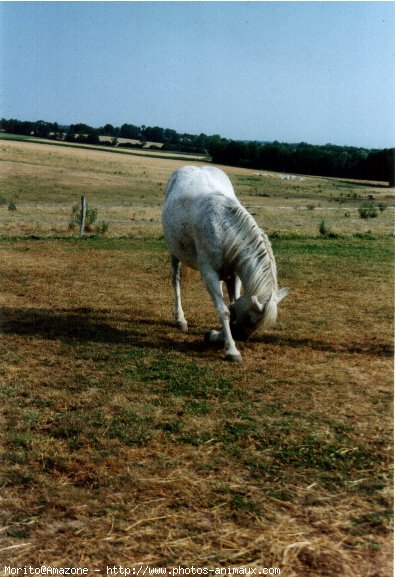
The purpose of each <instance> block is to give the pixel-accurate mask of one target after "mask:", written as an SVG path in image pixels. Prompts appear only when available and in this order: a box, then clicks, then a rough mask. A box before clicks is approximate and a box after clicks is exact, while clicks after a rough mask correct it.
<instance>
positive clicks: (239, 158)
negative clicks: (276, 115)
mask: <svg viewBox="0 0 396 577" xmlns="http://www.w3.org/2000/svg"><path fill="white" fill-rule="evenodd" d="M0 129H1V130H2V131H3V132H9V133H11V134H23V135H34V136H39V137H42V138H52V139H57V140H66V141H69V142H76V141H77V142H84V143H87V144H107V145H109V146H112V145H113V146H115V145H117V146H136V147H142V146H145V145H146V143H147V142H156V143H161V144H162V145H163V147H162V150H170V151H175V152H190V153H201V154H209V155H210V156H211V158H212V161H213V162H214V163H216V164H225V165H231V166H240V167H245V168H253V169H258V170H273V171H276V172H288V173H297V174H306V175H315V176H333V177H341V178H352V179H358V180H362V179H365V180H377V181H384V182H388V183H389V185H390V186H394V185H395V149H394V148H385V149H367V148H359V147H353V146H336V145H333V144H326V145H312V144H307V143H306V142H300V143H298V144H287V143H281V142H277V141H275V142H271V143H261V142H244V141H236V140H228V139H226V138H222V137H221V136H219V135H217V134H216V135H212V136H208V135H206V134H203V133H201V134H199V135H194V134H187V133H182V134H181V133H178V132H177V131H176V130H172V129H170V128H161V127H159V126H145V125H142V126H136V125H134V124H123V125H122V126H119V127H117V126H113V125H112V124H105V125H104V126H101V127H99V128H93V127H92V126H89V125H87V124H82V123H80V124H70V125H68V126H60V125H58V124H57V123H56V122H54V123H51V122H45V121H43V120H39V121H37V122H28V121H20V120H15V119H11V120H6V119H4V118H3V119H1V120H0ZM100 136H107V137H110V139H109V140H107V141H106V142H100V140H99V137H100ZM119 138H124V139H129V140H133V141H136V142H135V143H124V144H120V143H118V139H119Z"/></svg>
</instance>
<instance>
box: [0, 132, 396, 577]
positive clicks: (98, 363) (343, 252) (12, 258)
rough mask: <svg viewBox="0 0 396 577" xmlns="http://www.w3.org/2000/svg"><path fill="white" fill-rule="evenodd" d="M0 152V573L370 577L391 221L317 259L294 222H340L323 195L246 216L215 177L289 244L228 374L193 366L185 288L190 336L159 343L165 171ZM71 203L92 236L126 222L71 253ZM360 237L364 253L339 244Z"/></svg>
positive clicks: (168, 300)
mask: <svg viewBox="0 0 396 577" xmlns="http://www.w3.org/2000/svg"><path fill="white" fill-rule="evenodd" d="M36 146H37V148H36ZM0 149H1V154H2V159H3V161H4V162H5V163H7V164H6V165H3V166H6V167H7V171H8V172H7V173H6V174H5V178H4V182H5V189H2V190H4V194H5V196H10V195H15V199H16V202H17V207H18V208H17V211H16V214H15V216H20V217H21V220H15V221H11V222H9V221H7V222H6V221H5V220H3V221H1V225H2V238H1V240H0V250H1V262H2V278H1V282H2V287H1V291H2V295H3V297H2V305H3V315H2V340H1V343H0V355H1V364H0V379H1V386H0V394H1V397H2V398H1V403H2V404H1V411H2V412H1V415H2V416H1V419H2V421H1V422H2V427H1V431H0V435H1V439H2V442H1V446H0V450H1V456H0V459H1V463H2V464H1V466H0V475H1V487H2V492H1V499H2V506H1V508H0V509H1V510H0V515H1V522H2V526H1V527H0V528H1V533H0V535H1V538H2V541H0V574H4V566H5V565H10V566H14V567H24V566H25V565H26V566H29V565H32V566H35V567H39V566H41V565H43V564H45V565H52V566H55V567H62V566H63V567H66V566H75V567H76V566H80V567H83V566H86V567H88V568H89V569H90V573H89V574H91V575H94V574H95V573H94V570H95V569H100V570H101V574H106V567H107V566H111V567H112V566H114V565H116V566H123V567H130V568H133V567H135V568H136V569H137V570H138V568H139V567H140V566H141V564H143V565H144V566H146V565H148V566H150V567H168V568H173V567H179V566H181V567H191V566H192V565H194V566H195V567H201V568H204V567H207V568H219V567H234V568H236V567H241V566H245V567H257V568H263V567H279V568H280V569H281V573H280V574H281V575H283V576H287V577H303V576H304V577H305V576H308V577H322V576H323V577H328V576H333V577H339V576H340V575H342V576H345V577H352V576H353V577H373V576H374V575H376V576H378V577H388V575H390V574H391V571H392V538H391V508H392V482H391V481H392V473H391V462H392V411H391V402H392V392H393V240H392V239H391V238H389V237H388V236H387V235H388V232H389V226H390V225H389V224H388V220H389V221H390V220H391V219H392V215H393V213H392V212H391V208H388V209H387V210H386V211H385V212H384V213H383V214H382V215H380V216H379V217H378V218H377V219H372V221H370V222H368V223H367V222H365V221H362V222H360V221H358V220H357V219H355V221H356V222H355V221H353V220H352V217H349V220H348V222H349V223H353V224H350V230H349V231H348V230H345V229H343V230H342V231H341V230H339V228H338V227H341V225H340V224H338V223H336V221H335V220H334V221H331V220H329V224H330V225H332V227H333V228H334V229H335V230H337V231H338V232H344V234H346V233H348V235H346V236H345V238H338V239H322V238H317V235H318V232H317V224H315V226H314V221H312V222H311V219H314V218H315V211H316V210H317V209H316V208H315V209H314V210H308V209H306V210H305V209H304V205H305V203H306V202H317V203H318V202H319V200H316V197H315V199H314V200H313V199H312V197H313V195H315V194H318V195H320V202H321V203H322V204H323V205H325V204H326V206H328V207H329V208H332V207H335V208H337V210H339V208H340V207H339V205H338V203H335V202H334V201H331V200H330V193H331V192H333V193H334V190H335V189H334V181H327V180H326V179H316V180H312V181H311V180H309V179H306V180H305V181H303V182H301V183H298V184H296V183H294V184H293V185H292V184H290V186H289V184H287V186H288V188H287V189H285V188H282V187H284V186H285V183H282V181H280V179H277V178H273V181H272V180H271V182H270V177H267V179H268V182H266V183H265V185H266V187H267V188H266V189H265V190H269V191H270V194H271V196H270V197H262V196H260V193H262V192H263V190H264V188H262V184H260V182H261V181H257V179H256V177H254V175H253V174H252V172H251V171H250V172H249V171H243V170H238V169H228V168H227V169H226V170H227V172H228V173H229V174H230V175H231V177H232V178H233V180H234V183H235V185H236V186H238V184H239V185H240V188H241V194H242V197H243V199H244V201H245V203H246V204H249V202H250V203H251V204H261V203H263V204H264V203H267V202H268V203H270V204H271V208H270V209H267V208H265V209H262V211H261V212H260V213H259V215H257V216H256V218H257V219H258V220H260V219H261V218H262V223H263V224H264V221H266V220H267V217H266V215H267V214H269V212H267V211H269V210H271V211H273V212H272V213H271V217H272V218H273V219H277V218H278V219H279V221H278V222H276V226H273V225H271V224H270V223H267V224H266V228H268V227H270V228H272V226H273V228H272V230H273V231H276V230H279V231H280V232H283V233H288V235H289V236H288V235H287V234H284V236H283V237H282V235H281V236H280V238H274V240H273V247H274V253H275V256H276V259H277V264H278V268H279V278H280V284H281V286H290V288H291V291H290V293H289V295H288V297H287V298H286V299H285V300H284V301H283V302H282V305H281V306H280V317H279V322H278V325H277V327H275V328H274V329H273V330H271V331H269V332H267V333H266V334H263V335H256V336H254V337H253V338H252V339H251V340H250V341H248V342H246V343H241V346H240V348H241V352H242V355H243V361H244V362H243V364H242V365H241V366H237V367H236V366H235V365H231V364H228V363H226V362H225V361H223V358H222V351H221V350H217V349H207V348H205V346H204V343H203V334H204V332H205V331H206V330H207V329H208V328H211V327H216V326H217V320H216V318H215V313H214V310H213V306H212V304H211V303H210V301H209V297H208V296H207V294H206V292H205V291H204V289H203V287H202V283H201V281H199V280H196V279H195V280H194V279H192V280H191V281H190V284H189V285H188V287H185V290H184V305H185V306H184V308H185V312H186V316H187V319H188V321H189V323H190V331H189V332H188V333H187V334H182V333H178V332H177V331H176V330H175V329H174V327H173V326H172V324H171V315H172V306H173V305H172V294H171V288H170V281H169V273H168V253H167V250H166V247H165V245H164V243H163V240H162V238H161V229H160V225H159V224H158V223H157V222H155V221H156V220H157V219H159V214H160V203H161V199H162V195H163V186H164V183H165V181H166V179H167V177H168V175H169V174H170V172H171V171H172V170H173V169H174V168H175V167H176V166H178V165H179V163H178V162H177V161H171V160H160V159H151V158H144V159H143V158H142V159H140V158H137V157H132V156H131V157H127V156H124V155H120V156H118V155H115V154H111V153H108V152H105V153H100V152H93V151H85V150H84V151H82V150H76V149H69V148H67V149H60V148H56V149H55V148H54V147H51V146H47V145H31V144H30V145H28V144H23V143H6V144H5V143H1V144H0ZM50 154H51V156H49V155H50ZM138 163H142V164H138ZM180 164H181V163H180ZM62 171H64V172H62ZM114 172H116V174H114ZM3 176H4V172H3ZM252 176H253V177H254V179H253V181H251V180H249V179H247V177H252ZM258 178H261V177H258ZM158 183H161V187H160V186H159V185H158ZM326 183H327V184H326ZM293 186H294V187H297V188H293ZM318 186H322V187H323V189H322V192H321V193H319V192H318ZM326 187H327V188H326ZM255 188H257V191H256V190H255ZM374 189H375V190H376V192H375V194H377V195H378V196H381V198H386V197H388V196H390V195H391V191H389V189H384V188H382V187H380V186H379V187H375V186H373V187H369V185H367V191H366V192H365V194H366V193H367V194H368V190H370V191H371V190H374ZM284 190H287V196H288V198H286V194H285V193H284ZM340 190H341V189H340ZM141 191H143V192H141ZM282 191H283V192H282ZM315 191H316V192H315ZM84 193H85V194H87V196H89V199H90V200H91V199H92V203H93V204H96V205H98V206H100V211H101V212H100V216H99V219H101V218H104V219H109V220H110V219H113V220H114V221H115V220H119V219H121V218H122V219H123V218H124V216H125V215H128V216H129V218H130V219H131V220H130V221H129V222H128V223H126V224H120V223H115V222H112V223H111V228H110V235H109V237H108V238H87V239H83V240H79V239H76V238H73V237H71V236H70V233H69V232H68V231H67V221H68V213H69V209H70V208H71V206H72V205H73V204H74V203H75V202H77V201H78V199H79V196H80V194H84ZM282 194H284V196H283V197H282ZM335 194H337V195H338V194H339V191H338V189H336V193H335ZM370 194H371V192H370ZM17 195H18V197H17ZM142 195H143V196H142ZM134 201H136V202H138V201H139V202H141V204H139V205H133V206H128V202H134ZM286 201H289V202H290V203H291V204H293V205H297V206H298V209H294V208H293V209H291V210H290V209H289V211H288V213H287V214H288V215H290V222H289V221H287V222H285V221H284V220H282V219H283V218H284V217H283V216H282V215H283V214H284V213H283V212H281V209H279V212H277V207H278V208H279V206H283V203H284V202H286ZM387 202H389V203H390V202H391V200H390V199H388V200H387ZM62 207H63V208H62ZM343 207H344V205H343ZM61 208H62V210H63V211H64V212H57V211H58V210H60V209H61ZM349 208H350V209H353V210H356V203H355V201H350V202H349ZM343 209H344V208H343ZM282 210H283V209H282ZM0 211H1V216H3V217H4V216H7V218H13V217H11V216H8V213H7V207H1V208H0ZM29 211H31V212H30V213H29ZM35 211H36V212H35ZM102 211H103V212H104V214H105V215H106V216H102ZM106 211H108V212H106ZM133 211H135V213H134V212H133ZM151 211H152V212H151ZM253 211H254V209H252V212H253ZM29 214H34V216H37V217H38V216H39V215H45V216H48V218H55V215H57V214H60V218H62V219H63V215H64V217H65V223H63V222H56V223H55V222H51V223H45V222H39V223H32V222H30V221H28V220H27V217H28V215H29ZM133 214H135V219H134V220H133V219H132V215H133ZM326 214H327V213H326ZM328 214H330V211H329V213H328ZM150 218H153V219H154V222H152V221H150V220H149V219H150ZM300 218H301V220H299V219H300ZM326 219H327V217H326ZM381 219H382V220H381ZM125 220H127V219H126V218H125ZM285 220H286V219H285ZM271 222H272V223H273V222H274V221H271ZM281 222H283V224H281ZM296 223H297V224H299V223H300V224H301V226H300V227H297V226H296ZM356 227H361V228H356ZM368 228H370V229H371V230H372V232H373V233H374V234H373V236H374V238H355V237H353V236H352V234H353V233H354V232H359V231H363V232H364V231H366V230H367V229H368ZM54 229H55V230H54ZM296 229H297V230H298V231H301V233H302V235H301V236H292V235H290V233H291V232H293V231H295V230H296ZM311 230H312V231H313V233H311V234H309V232H310V231H311ZM31 234H35V235H36V236H37V237H38V238H36V239H32V238H26V237H27V235H31ZM8 235H10V236H8ZM121 235H122V236H124V237H125V238H119V237H120V236H121ZM1 571H2V573H1ZM96 574H100V573H96Z"/></svg>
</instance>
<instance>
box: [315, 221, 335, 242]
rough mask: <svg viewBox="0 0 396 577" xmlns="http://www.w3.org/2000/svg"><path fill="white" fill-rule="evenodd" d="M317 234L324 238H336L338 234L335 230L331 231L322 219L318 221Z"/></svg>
mask: <svg viewBox="0 0 396 577" xmlns="http://www.w3.org/2000/svg"><path fill="white" fill-rule="evenodd" d="M319 234H320V236H323V237H324V238H338V234H336V233H335V232H333V231H332V230H331V229H330V228H329V227H328V226H327V224H326V223H325V221H324V220H321V221H320V224H319Z"/></svg>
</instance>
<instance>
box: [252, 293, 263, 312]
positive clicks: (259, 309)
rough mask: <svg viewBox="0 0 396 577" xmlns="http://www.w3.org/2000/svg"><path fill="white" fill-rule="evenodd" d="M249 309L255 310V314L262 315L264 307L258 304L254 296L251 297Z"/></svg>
mask: <svg viewBox="0 0 396 577" xmlns="http://www.w3.org/2000/svg"><path fill="white" fill-rule="evenodd" d="M251 308H252V309H255V310H256V311H257V312H259V313H262V312H263V310H264V305H262V304H261V303H259V300H258V298H257V297H256V296H252V300H251Z"/></svg>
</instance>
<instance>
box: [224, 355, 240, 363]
mask: <svg viewBox="0 0 396 577" xmlns="http://www.w3.org/2000/svg"><path fill="white" fill-rule="evenodd" d="M225 358H226V361H229V362H230V363H241V362H242V357H241V355H240V354H238V355H226V356H225Z"/></svg>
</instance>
